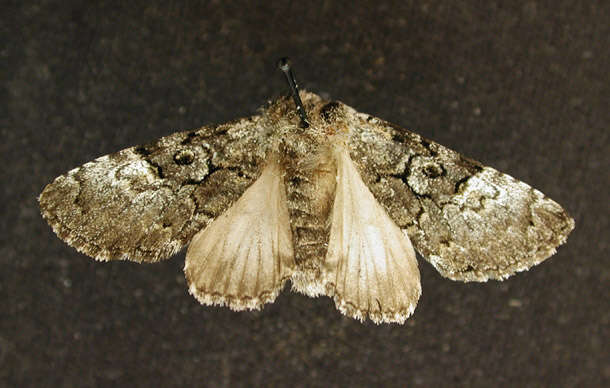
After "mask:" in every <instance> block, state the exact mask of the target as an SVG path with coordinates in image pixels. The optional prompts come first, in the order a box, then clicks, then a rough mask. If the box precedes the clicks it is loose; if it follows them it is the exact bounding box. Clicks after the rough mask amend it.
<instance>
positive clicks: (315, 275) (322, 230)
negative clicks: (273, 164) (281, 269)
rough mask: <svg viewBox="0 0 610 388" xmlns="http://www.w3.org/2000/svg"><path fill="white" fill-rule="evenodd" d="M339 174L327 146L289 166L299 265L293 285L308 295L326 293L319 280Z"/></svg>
mask: <svg viewBox="0 0 610 388" xmlns="http://www.w3.org/2000/svg"><path fill="white" fill-rule="evenodd" d="M336 176H337V167H336V162H335V160H334V158H333V155H332V151H331V149H330V148H329V147H327V146H322V147H319V148H318V149H317V151H316V152H314V153H312V154H309V155H307V154H306V155H302V158H300V159H297V161H296V162H295V163H291V164H290V165H289V167H288V168H287V170H286V176H285V182H286V192H287V193H286V194H287V198H288V209H289V212H290V224H291V229H292V236H293V240H294V253H295V261H296V264H297V267H298V268H299V271H297V273H296V274H295V276H294V277H293V287H294V288H295V289H296V290H298V291H300V292H303V293H305V294H307V295H312V296H316V295H320V294H323V293H324V292H323V287H322V285H321V284H320V282H319V278H320V266H321V263H322V262H323V260H324V257H325V256H326V251H327V248H328V233H329V222H328V219H329V213H330V210H331V206H332V202H333V198H334V195H335V188H336Z"/></svg>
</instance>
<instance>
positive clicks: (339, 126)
mask: <svg viewBox="0 0 610 388" xmlns="http://www.w3.org/2000/svg"><path fill="white" fill-rule="evenodd" d="M300 96H301V99H302V100H303V106H304V107H305V113H306V114H307V119H308V121H309V124H310V125H311V127H312V129H313V130H315V131H317V132H318V133H321V134H323V135H326V136H332V135H336V134H341V133H347V119H348V117H347V116H348V109H347V106H346V105H345V104H343V103H342V102H339V101H329V100H326V99H324V98H322V97H320V96H318V95H317V94H315V93H311V92H306V91H302V92H301V93H300ZM305 130H307V129H305Z"/></svg>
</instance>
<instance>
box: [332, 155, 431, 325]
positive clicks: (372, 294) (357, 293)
mask: <svg viewBox="0 0 610 388" xmlns="http://www.w3.org/2000/svg"><path fill="white" fill-rule="evenodd" d="M336 154H337V189H336V193H335V201H334V205H333V210H332V216H331V222H332V224H331V230H330V238H329V243H328V252H327V256H326V260H325V263H324V266H323V281H324V283H325V286H326V289H327V293H328V295H330V296H334V298H335V304H336V305H337V308H338V309H339V310H340V311H341V312H342V313H344V314H346V315H348V316H350V317H353V318H356V319H359V320H361V321H362V320H364V319H365V318H367V317H368V318H370V319H371V320H372V321H373V322H375V323H381V322H400V323H402V322H404V321H405V320H406V319H407V318H408V317H409V316H410V315H411V314H412V313H413V310H414V309H415V306H416V304H417V301H418V299H419V296H420V295H421V286H420V279H419V270H418V268H417V261H416V259H415V252H414V251H413V247H412V246H411V242H410V240H409V237H408V236H407V234H406V233H405V232H403V231H402V230H400V228H399V227H398V226H397V225H396V224H395V223H394V222H393V221H392V220H391V219H390V217H389V216H388V214H387V213H386V212H385V210H384V209H383V208H382V207H381V205H380V204H379V203H378V202H377V201H376V200H375V198H374V197H373V194H372V193H371V192H370V190H369V189H368V188H367V187H366V185H365V184H364V182H363V181H362V179H361V177H360V175H359V173H358V171H357V170H356V167H355V165H354V163H353V162H352V160H351V159H350V157H349V154H348V152H347V150H345V149H339V150H337V151H336Z"/></svg>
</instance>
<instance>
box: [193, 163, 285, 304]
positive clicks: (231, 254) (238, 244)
mask: <svg viewBox="0 0 610 388" xmlns="http://www.w3.org/2000/svg"><path fill="white" fill-rule="evenodd" d="M293 269H294V252H293V246H292V235H291V230H290V219H289V215H288V208H287V202H286V190H285V187H284V178H283V171H282V170H281V168H280V166H279V165H278V163H277V162H276V161H272V162H270V163H269V164H268V165H267V166H266V167H265V168H264V169H263V171H262V173H261V176H260V177H259V178H258V180H256V181H255V182H254V183H253V184H252V186H250V187H249V188H248V189H247V190H246V191H245V192H244V194H243V195H242V196H241V197H240V198H239V199H238V200H237V202H235V203H234V204H233V205H232V206H231V207H230V208H229V209H228V210H227V211H226V212H225V213H224V214H222V215H221V216H219V217H218V218H216V219H215V220H214V221H213V222H212V223H211V224H210V225H208V226H207V227H206V228H205V229H203V230H202V231H200V232H199V233H197V234H196V235H195V237H194V238H193V241H192V242H191V244H190V246H189V248H188V251H187V254H186V263H185V267H184V272H185V275H186V279H187V281H188V283H189V291H190V293H191V294H192V295H193V296H194V297H195V298H197V300H199V301H200V302H201V303H203V304H208V305H213V304H217V305H226V306H228V307H230V308H231V309H233V310H245V309H259V308H261V307H262V305H263V304H265V303H269V302H272V301H273V300H275V298H276V297H277V295H278V293H279V292H280V291H281V289H282V286H283V285H284V283H285V281H286V280H287V279H288V278H289V277H290V275H291V274H292V271H293Z"/></svg>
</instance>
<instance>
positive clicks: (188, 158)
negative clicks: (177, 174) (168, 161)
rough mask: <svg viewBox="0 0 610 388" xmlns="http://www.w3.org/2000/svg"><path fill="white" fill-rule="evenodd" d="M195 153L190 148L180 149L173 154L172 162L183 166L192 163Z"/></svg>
mask: <svg viewBox="0 0 610 388" xmlns="http://www.w3.org/2000/svg"><path fill="white" fill-rule="evenodd" d="M194 160H195V154H193V151H191V150H180V151H178V152H176V153H175V154H174V162H176V164H178V165H180V166H185V165H188V164H191V163H193V161H194Z"/></svg>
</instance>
